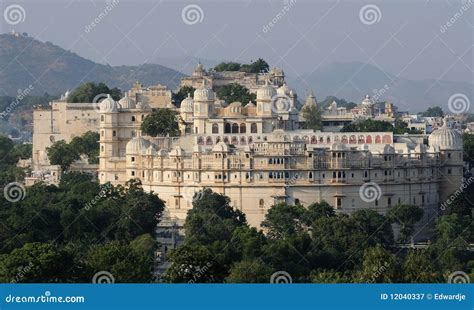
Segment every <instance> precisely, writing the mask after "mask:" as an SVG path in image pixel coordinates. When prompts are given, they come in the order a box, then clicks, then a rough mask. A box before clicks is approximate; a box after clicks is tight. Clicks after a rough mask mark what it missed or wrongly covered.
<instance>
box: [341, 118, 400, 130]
mask: <svg viewBox="0 0 474 310" xmlns="http://www.w3.org/2000/svg"><path fill="white" fill-rule="evenodd" d="M393 130H394V128H393V126H392V124H390V123H389V122H386V121H378V120H373V119H366V120H362V121H357V122H353V123H350V124H346V125H344V127H342V129H341V132H393Z"/></svg>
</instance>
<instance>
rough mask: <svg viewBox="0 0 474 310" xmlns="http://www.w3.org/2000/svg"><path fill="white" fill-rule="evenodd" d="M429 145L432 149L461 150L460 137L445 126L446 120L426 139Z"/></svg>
mask: <svg viewBox="0 0 474 310" xmlns="http://www.w3.org/2000/svg"><path fill="white" fill-rule="evenodd" d="M428 141H429V144H430V146H432V147H436V146H437V147H439V149H440V150H462V147H463V143H462V135H461V134H460V133H459V132H458V131H456V130H454V129H450V128H448V126H447V119H446V118H445V119H444V124H443V126H442V127H441V128H439V129H438V130H435V131H434V132H433V133H432V134H431V135H430V136H429V138H428Z"/></svg>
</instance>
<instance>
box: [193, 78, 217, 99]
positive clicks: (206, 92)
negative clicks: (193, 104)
mask: <svg viewBox="0 0 474 310" xmlns="http://www.w3.org/2000/svg"><path fill="white" fill-rule="evenodd" d="M215 98H216V94H215V93H214V92H213V91H212V89H211V88H210V87H208V86H207V84H206V80H203V85H202V86H201V88H198V89H196V90H195V91H194V101H214V99H215Z"/></svg>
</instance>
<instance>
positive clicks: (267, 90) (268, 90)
mask: <svg viewBox="0 0 474 310" xmlns="http://www.w3.org/2000/svg"><path fill="white" fill-rule="evenodd" d="M275 95H276V91H275V89H274V88H273V87H271V86H270V85H268V83H267V82H265V85H264V86H262V87H260V88H259V89H258V90H257V100H272V98H273V97H274V96H275Z"/></svg>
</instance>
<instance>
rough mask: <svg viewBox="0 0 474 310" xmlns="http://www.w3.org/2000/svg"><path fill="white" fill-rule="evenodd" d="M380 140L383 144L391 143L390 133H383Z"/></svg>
mask: <svg viewBox="0 0 474 310" xmlns="http://www.w3.org/2000/svg"><path fill="white" fill-rule="evenodd" d="M382 141H383V143H384V144H390V143H392V137H390V135H384V136H383V138H382Z"/></svg>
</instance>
